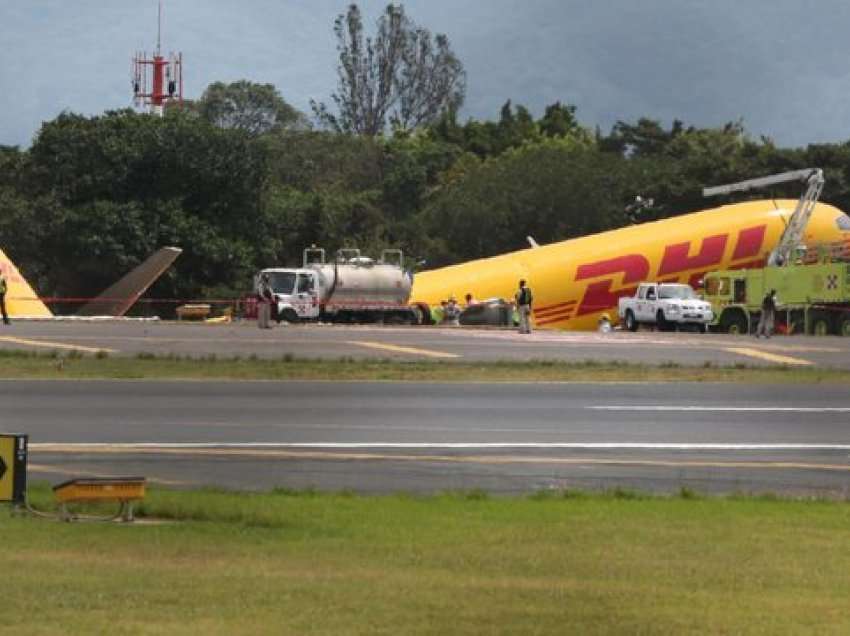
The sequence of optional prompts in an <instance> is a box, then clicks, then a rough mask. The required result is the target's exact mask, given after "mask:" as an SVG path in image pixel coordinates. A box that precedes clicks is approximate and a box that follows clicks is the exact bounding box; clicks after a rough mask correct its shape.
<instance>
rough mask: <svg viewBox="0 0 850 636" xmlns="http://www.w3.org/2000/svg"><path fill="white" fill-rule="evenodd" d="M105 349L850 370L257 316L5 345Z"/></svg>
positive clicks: (798, 358)
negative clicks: (266, 323) (274, 321)
mask: <svg viewBox="0 0 850 636" xmlns="http://www.w3.org/2000/svg"><path fill="white" fill-rule="evenodd" d="M2 349H7V350H8V349H25V350H31V351H51V350H55V351H60V352H63V351H64V352H68V351H78V352H81V353H83V354H93V353H95V352H97V351H105V352H107V353H108V354H109V355H115V356H135V355H138V354H140V353H145V354H154V355H168V354H175V355H180V356H193V357H199V358H200V357H206V356H216V357H219V358H222V357H224V358H226V357H234V356H241V357H250V356H257V357H263V358H275V357H282V356H295V357H300V358H324V359H339V358H341V357H346V358H354V359H362V358H381V359H386V358H393V359H402V360H416V359H434V360H449V361H450V360H464V361H487V360H568V361H583V360H596V361H600V362H613V361H627V362H633V363H645V364H664V363H675V364H680V365H705V364H715V365H739V364H744V365H777V364H778V365H790V366H801V367H802V366H814V367H824V368H844V369H848V368H850V338H841V337H837V336H832V337H820V338H817V337H811V336H791V337H787V336H776V337H774V338H772V339H770V340H765V339H755V338H753V337H750V336H729V335H722V334H705V335H701V334H697V333H656V332H638V333H629V332H612V333H595V332H590V333H588V332H559V331H537V332H535V333H533V334H531V335H523V334H518V333H516V331H513V330H500V329H481V328H467V327H455V328H451V327H400V326H399V327H393V326H378V325H366V326H340V325H286V324H283V325H281V326H278V327H276V328H274V329H271V330H260V329H257V327H256V323H253V322H244V323H232V324H217V325H209V324H192V323H174V322H144V323H140V322H118V321H104V322H70V321H69V322H64V321H45V322H40V321H33V322H25V321H19V322H13V324H12V325H11V326H9V327H6V328H0V350H2Z"/></svg>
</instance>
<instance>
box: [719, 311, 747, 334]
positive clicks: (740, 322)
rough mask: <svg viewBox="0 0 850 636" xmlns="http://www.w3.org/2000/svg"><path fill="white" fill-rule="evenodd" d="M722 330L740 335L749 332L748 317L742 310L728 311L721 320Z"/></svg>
mask: <svg viewBox="0 0 850 636" xmlns="http://www.w3.org/2000/svg"><path fill="white" fill-rule="evenodd" d="M720 331H722V332H723V333H731V334H733V335H740V334H742V333H743V334H745V333H747V317H746V316H745V315H744V312H742V311H740V310H735V311H728V312H726V313H724V314H723V317H722V318H721V320H720Z"/></svg>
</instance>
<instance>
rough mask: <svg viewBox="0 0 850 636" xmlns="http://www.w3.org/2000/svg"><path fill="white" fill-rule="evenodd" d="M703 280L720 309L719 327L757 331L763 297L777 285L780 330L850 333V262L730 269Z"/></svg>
mask: <svg viewBox="0 0 850 636" xmlns="http://www.w3.org/2000/svg"><path fill="white" fill-rule="evenodd" d="M703 280H704V286H705V287H704V289H705V299H706V300H707V301H708V302H710V303H711V305H712V308H713V310H714V315H715V320H714V322H713V323H712V326H711V328H712V330H714V331H721V332H725V333H752V332H753V331H754V330H755V327H756V325H757V324H758V319H759V316H760V315H761V303H762V299H763V298H764V297H765V295H766V294H767V293H768V292H769V291H770V290H771V289H775V290H776V297H777V300H778V306H777V311H776V328H777V331H780V332H785V333H808V334H815V335H819V336H822V335H828V334H839V335H842V336H850V263H844V262H819V263H812V264H805V263H804V264H799V265H789V266H787V267H779V266H773V267H764V268H762V269H749V270H748V269H740V270H725V271H719V272H711V273H710V274H707V275H706V276H705V278H704V279H703Z"/></svg>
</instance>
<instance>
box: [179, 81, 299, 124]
mask: <svg viewBox="0 0 850 636" xmlns="http://www.w3.org/2000/svg"><path fill="white" fill-rule="evenodd" d="M194 108H195V110H197V112H198V113H200V115H201V116H202V117H204V118H205V119H206V120H207V121H209V122H210V123H211V124H214V125H216V126H218V127H220V128H233V129H236V130H242V131H245V132H247V133H248V134H251V135H259V134H262V133H266V132H269V131H270V130H274V129H276V128H305V127H307V118H306V117H305V116H304V114H303V113H301V112H299V111H298V110H296V109H295V108H293V107H292V106H291V105H289V104H288V103H287V102H286V100H285V99H283V97H281V95H280V92H279V91H278V90H277V89H276V88H275V87H274V85H272V84H257V83H254V82H249V81H248V80H239V81H237V82H232V83H230V84H225V83H223V82H214V83H212V84H210V85H209V86H208V87H207V89H206V90H205V91H204V94H203V95H201V98H200V99H199V100H198V101H197V102H195V104H194Z"/></svg>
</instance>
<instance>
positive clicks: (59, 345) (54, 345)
mask: <svg viewBox="0 0 850 636" xmlns="http://www.w3.org/2000/svg"><path fill="white" fill-rule="evenodd" d="M0 342H11V343H13V344H22V345H29V346H31V347H47V348H49V349H71V350H74V351H83V352H84V353H97V352H98V351H106V352H107V353H118V350H117V349H107V348H106V347H97V348H94V347H84V346H82V345H75V344H68V343H65V342H51V341H49V340H28V339H26V338H14V337H12V336H0Z"/></svg>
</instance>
